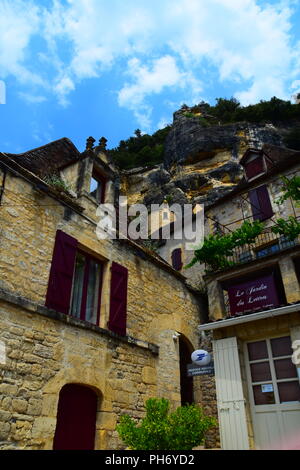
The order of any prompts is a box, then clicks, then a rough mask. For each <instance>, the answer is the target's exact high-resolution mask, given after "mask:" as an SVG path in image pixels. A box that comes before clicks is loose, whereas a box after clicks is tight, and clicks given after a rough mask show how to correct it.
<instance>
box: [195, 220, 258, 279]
mask: <svg viewBox="0 0 300 470" xmlns="http://www.w3.org/2000/svg"><path fill="white" fill-rule="evenodd" d="M263 228H264V225H263V224H262V223H261V222H259V221H255V222H253V223H251V222H248V221H246V222H244V223H243V225H242V226H241V227H240V228H238V229H237V230H235V231H233V232H230V233H227V234H225V235H219V234H216V235H208V237H205V238H204V243H203V246H202V247H201V248H199V249H197V250H195V252H194V258H193V259H192V261H191V262H190V263H189V264H188V265H187V266H186V268H191V267H192V266H194V264H196V263H200V264H202V263H205V264H207V265H208V266H209V268H210V269H211V270H212V271H214V270H216V269H222V268H226V267H229V266H231V265H232V264H233V262H232V261H230V260H228V257H229V256H233V250H234V249H235V248H236V247H238V246H243V245H246V244H250V243H253V242H254V241H255V239H256V237H257V236H258V235H260V234H261V233H262V231H263Z"/></svg>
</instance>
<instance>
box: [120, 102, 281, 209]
mask: <svg viewBox="0 0 300 470" xmlns="http://www.w3.org/2000/svg"><path fill="white" fill-rule="evenodd" d="M263 144H273V145H278V146H280V145H282V136H281V132H280V130H279V129H277V128H275V127H274V126H273V125H272V124H253V123H251V124H250V123H247V122H240V123H235V124H225V125H221V124H219V123H216V122H212V123H211V125H209V126H207V125H205V126H204V124H203V121H202V120H201V118H200V119H199V117H198V116H193V117H191V116H190V115H189V113H187V112H186V110H180V111H177V112H176V113H174V123H173V126H172V128H171V131H170V133H169V135H168V136H167V139H166V143H165V155H164V162H163V164H162V165H159V166H156V167H154V168H151V169H147V168H146V169H145V168H136V169H133V170H129V171H124V172H123V178H122V192H124V193H126V194H127V196H128V200H129V203H130V204H132V203H135V202H142V203H144V204H146V205H147V206H149V205H150V204H155V203H156V204H161V203H162V202H163V200H164V199H165V198H166V197H167V200H168V202H169V203H180V204H184V203H190V202H193V203H196V202H199V203H208V202H212V201H214V200H216V199H217V198H219V197H220V196H222V195H223V194H224V193H226V192H228V191H230V190H231V189H233V188H234V187H235V185H236V184H237V183H238V182H239V181H240V180H241V178H242V177H243V170H242V167H241V166H240V164H239V161H240V159H241V157H242V156H243V154H244V152H245V151H246V149H248V148H249V147H251V148H256V149H259V148H261V147H262V145H263Z"/></svg>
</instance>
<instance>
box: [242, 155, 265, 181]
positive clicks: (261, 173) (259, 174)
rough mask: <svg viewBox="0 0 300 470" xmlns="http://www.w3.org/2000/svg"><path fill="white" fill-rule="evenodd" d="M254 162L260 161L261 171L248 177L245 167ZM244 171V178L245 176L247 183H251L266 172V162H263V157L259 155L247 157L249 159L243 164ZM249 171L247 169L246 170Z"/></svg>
mask: <svg viewBox="0 0 300 470" xmlns="http://www.w3.org/2000/svg"><path fill="white" fill-rule="evenodd" d="M255 160H260V161H261V164H262V165H261V166H262V171H261V172H260V173H256V174H255V175H253V176H248V174H247V166H248V165H250V164H251V163H253V162H254V161H255ZM244 170H245V176H246V179H247V181H249V182H250V181H253V180H254V179H256V178H258V177H259V176H262V175H264V174H265V173H266V172H267V165H266V161H265V158H264V156H263V155H259V154H256V155H255V154H253V155H252V156H249V158H248V159H247V161H246V162H245V163H244ZM248 171H249V169H248Z"/></svg>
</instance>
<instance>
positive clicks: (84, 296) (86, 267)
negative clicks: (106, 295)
mask: <svg viewBox="0 0 300 470" xmlns="http://www.w3.org/2000/svg"><path fill="white" fill-rule="evenodd" d="M79 253H80V254H81V255H83V256H84V258H85V263H84V274H83V285H82V292H81V295H82V298H81V306H80V317H75V316H73V315H72V304H73V293H74V281H75V270H76V257H77V255H78V254H79ZM76 257H75V266H74V272H73V279H72V291H71V297H70V306H69V316H70V317H72V318H78V319H79V320H82V321H84V322H86V323H89V324H90V325H96V326H99V324H100V308H101V296H102V285H103V271H104V262H103V261H102V260H100V259H99V258H97V257H95V256H93V255H91V254H89V253H87V252H86V251H84V250H82V249H80V248H78V249H77V250H76ZM91 261H95V262H97V263H98V264H99V265H100V266H101V272H100V275H99V292H98V305H97V319H96V323H91V322H90V321H88V320H87V319H86V306H87V294H88V283H89V269H90V262H91Z"/></svg>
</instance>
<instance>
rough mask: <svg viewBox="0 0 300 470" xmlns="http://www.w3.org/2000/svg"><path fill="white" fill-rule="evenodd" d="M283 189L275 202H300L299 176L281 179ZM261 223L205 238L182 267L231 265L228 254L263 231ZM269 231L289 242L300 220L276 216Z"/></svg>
mask: <svg viewBox="0 0 300 470" xmlns="http://www.w3.org/2000/svg"><path fill="white" fill-rule="evenodd" d="M281 179H282V181H283V184H284V192H283V195H282V196H281V198H280V199H279V200H278V201H277V204H282V203H283V202H284V201H285V200H286V199H289V198H290V199H292V200H293V201H295V202H296V204H298V205H299V202H300V176H297V175H295V176H293V177H292V178H287V177H286V176H283V177H282V178H281ZM263 228H264V224H263V223H262V222H259V221H257V220H256V221H255V222H253V223H250V222H248V221H246V222H244V223H243V225H242V226H241V227H240V228H238V229H237V230H234V231H233V232H230V233H226V234H225V235H220V234H216V235H208V237H205V239H204V243H203V246H202V247H201V248H199V249H197V250H195V252H194V257H193V259H192V261H191V262H190V263H189V264H188V265H187V266H185V269H187V268H191V267H192V266H194V264H196V263H200V264H202V263H205V264H207V265H208V268H209V269H208V270H209V271H215V270H219V269H225V268H228V267H230V266H232V265H233V263H232V262H231V261H230V260H228V257H230V256H233V250H234V249H235V248H236V247H240V246H244V245H247V244H251V243H253V242H254V241H255V239H256V237H257V236H258V235H260V234H261V233H262V231H263ZM271 230H272V232H273V233H275V234H277V235H281V236H283V237H285V238H287V239H288V240H290V241H293V240H295V239H296V238H297V237H298V236H299V235H300V222H299V221H298V220H297V219H296V218H295V217H292V216H290V217H289V218H288V219H287V220H285V219H278V220H277V222H276V224H275V225H274V226H273V227H272V228H271Z"/></svg>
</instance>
